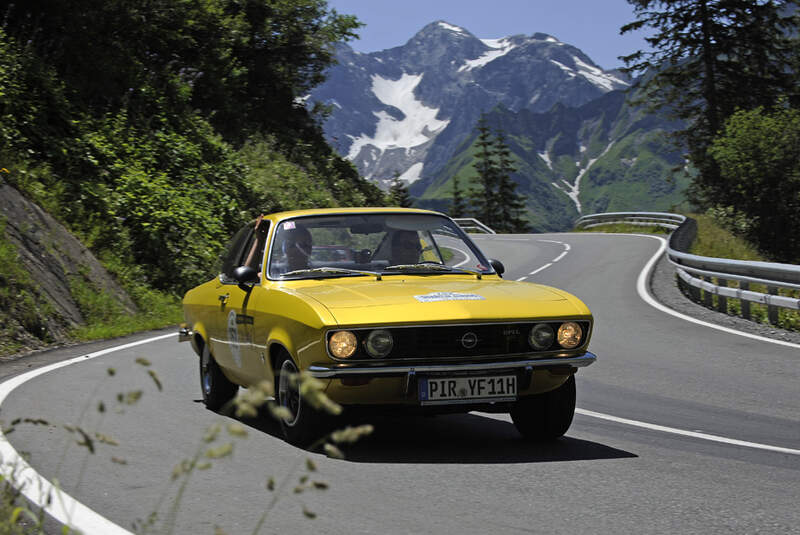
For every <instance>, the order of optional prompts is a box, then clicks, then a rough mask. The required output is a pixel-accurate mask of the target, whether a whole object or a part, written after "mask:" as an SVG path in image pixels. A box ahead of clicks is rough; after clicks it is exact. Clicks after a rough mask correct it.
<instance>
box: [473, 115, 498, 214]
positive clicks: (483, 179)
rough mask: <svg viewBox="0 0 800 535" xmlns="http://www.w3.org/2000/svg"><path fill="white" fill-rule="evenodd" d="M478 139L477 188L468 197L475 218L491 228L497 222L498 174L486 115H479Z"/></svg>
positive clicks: (475, 165) (476, 155)
mask: <svg viewBox="0 0 800 535" xmlns="http://www.w3.org/2000/svg"><path fill="white" fill-rule="evenodd" d="M476 129H477V130H478V139H477V141H476V143H475V145H476V147H477V149H478V150H477V153H476V154H475V164H474V167H475V171H476V172H477V173H478V184H477V187H475V188H472V189H470V191H469V197H470V201H471V204H472V206H473V212H474V213H475V216H476V217H477V218H478V219H480V220H481V222H482V223H483V224H484V225H486V226H488V227H490V228H493V227H494V225H495V224H496V222H497V213H498V208H499V204H498V201H497V185H498V178H499V177H498V172H497V165H496V164H495V162H494V159H493V156H494V154H493V153H494V151H493V145H494V140H493V139H492V133H491V131H490V129H489V125H488V124H487V122H486V114H481V117H480V119H479V120H478V124H477V126H476Z"/></svg>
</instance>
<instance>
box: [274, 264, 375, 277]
mask: <svg viewBox="0 0 800 535" xmlns="http://www.w3.org/2000/svg"><path fill="white" fill-rule="evenodd" d="M314 273H321V274H325V275H331V276H334V277H335V276H337V275H339V276H346V275H368V276H370V277H375V280H381V274H380V273H377V272H375V271H366V270H362V269H347V268H337V267H329V266H323V267H318V268H306V269H295V270H294V271H287V272H286V273H283V274H282V275H281V276H282V277H286V276H287V275H289V276H292V275H306V274H314Z"/></svg>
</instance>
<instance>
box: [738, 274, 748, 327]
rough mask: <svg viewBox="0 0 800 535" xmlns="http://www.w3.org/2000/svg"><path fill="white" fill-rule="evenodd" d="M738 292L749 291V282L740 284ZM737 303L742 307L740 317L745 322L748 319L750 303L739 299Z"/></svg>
mask: <svg viewBox="0 0 800 535" xmlns="http://www.w3.org/2000/svg"><path fill="white" fill-rule="evenodd" d="M739 289H740V290H749V289H750V283H749V282H740V283H739ZM739 303H740V304H741V305H742V317H743V318H744V319H746V320H749V319H750V301H747V300H746V299H739Z"/></svg>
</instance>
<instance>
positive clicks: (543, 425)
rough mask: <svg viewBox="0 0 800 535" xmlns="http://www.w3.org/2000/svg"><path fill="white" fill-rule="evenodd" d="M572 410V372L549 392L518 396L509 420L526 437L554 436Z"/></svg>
mask: <svg viewBox="0 0 800 535" xmlns="http://www.w3.org/2000/svg"><path fill="white" fill-rule="evenodd" d="M574 414H575V376H574V375H570V376H569V379H567V381H566V382H565V383H564V384H563V385H561V386H560V387H558V388H556V389H555V390H551V391H550V392H545V393H544V394H537V395H535V396H529V397H525V398H522V399H520V400H519V401H517V403H516V404H515V405H514V408H513V409H511V420H512V421H513V422H514V425H515V426H516V427H517V430H518V431H519V432H520V433H521V434H522V436H523V437H525V438H526V439H528V440H534V441H547V440H555V439H557V438H559V437H561V436H563V435H564V433H566V432H567V429H569V426H570V425H571V424H572V417H573V415H574Z"/></svg>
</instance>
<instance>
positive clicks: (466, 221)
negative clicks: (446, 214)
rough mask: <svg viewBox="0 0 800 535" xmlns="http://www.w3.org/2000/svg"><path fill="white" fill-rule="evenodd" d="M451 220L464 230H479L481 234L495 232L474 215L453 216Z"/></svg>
mask: <svg viewBox="0 0 800 535" xmlns="http://www.w3.org/2000/svg"><path fill="white" fill-rule="evenodd" d="M453 221H455V222H456V225H458V226H459V227H461V230H463V231H464V232H479V233H483V234H496V232H495V231H493V230H492V229H490V228H489V227H487V226H486V225H484V224H483V223H481V222H480V221H478V220H477V219H475V218H474V217H454V218H453Z"/></svg>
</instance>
